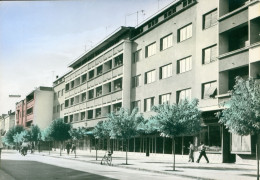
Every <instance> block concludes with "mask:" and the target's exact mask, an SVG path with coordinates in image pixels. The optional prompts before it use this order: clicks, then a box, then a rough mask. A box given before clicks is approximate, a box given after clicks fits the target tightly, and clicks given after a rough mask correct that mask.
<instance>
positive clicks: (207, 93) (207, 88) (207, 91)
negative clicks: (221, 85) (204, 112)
mask: <svg viewBox="0 0 260 180" xmlns="http://www.w3.org/2000/svg"><path fill="white" fill-rule="evenodd" d="M216 95H217V81H213V82H208V83H204V84H202V97H201V98H202V99H209V98H214V97H215V96H216Z"/></svg>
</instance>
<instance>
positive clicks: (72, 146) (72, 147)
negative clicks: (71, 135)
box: [71, 143, 76, 153]
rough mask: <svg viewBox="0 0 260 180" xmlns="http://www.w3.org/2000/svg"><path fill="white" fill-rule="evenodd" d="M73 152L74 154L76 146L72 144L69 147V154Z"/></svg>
mask: <svg viewBox="0 0 260 180" xmlns="http://www.w3.org/2000/svg"><path fill="white" fill-rule="evenodd" d="M73 151H74V153H76V145H75V144H74V143H72V145H71V153H72V152H73Z"/></svg>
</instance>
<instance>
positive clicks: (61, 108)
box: [60, 103, 64, 111]
mask: <svg viewBox="0 0 260 180" xmlns="http://www.w3.org/2000/svg"><path fill="white" fill-rule="evenodd" d="M63 106H64V103H62V104H61V105H60V110H61V111H62V110H63Z"/></svg>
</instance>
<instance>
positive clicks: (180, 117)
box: [150, 99, 200, 171]
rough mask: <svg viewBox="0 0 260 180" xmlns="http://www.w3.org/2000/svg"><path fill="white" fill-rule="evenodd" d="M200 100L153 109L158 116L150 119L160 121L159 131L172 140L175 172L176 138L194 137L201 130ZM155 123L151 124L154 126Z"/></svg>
mask: <svg viewBox="0 0 260 180" xmlns="http://www.w3.org/2000/svg"><path fill="white" fill-rule="evenodd" d="M198 102H199V101H198V99H194V100H192V101H191V102H189V101H188V100H187V99H185V100H183V101H181V102H180V103H179V104H173V105H169V104H162V105H159V106H154V107H153V108H152V109H153V111H155V112H156V113H157V114H156V115H155V116H152V117H151V118H150V120H151V121H156V120H157V121H158V123H156V124H157V126H158V131H159V132H160V133H161V135H162V136H165V137H171V138H172V154H173V170H174V171H175V139H174V137H176V136H183V135H194V134H196V133H198V132H199V130H200V111H199V110H198V107H197V106H198ZM154 123H155V122H153V123H151V124H152V125H153V124H154Z"/></svg>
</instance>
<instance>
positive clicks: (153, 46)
mask: <svg viewBox="0 0 260 180" xmlns="http://www.w3.org/2000/svg"><path fill="white" fill-rule="evenodd" d="M154 54H156V43H155V42H154V43H153V44H150V45H148V46H146V47H145V57H150V56H152V55H154Z"/></svg>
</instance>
